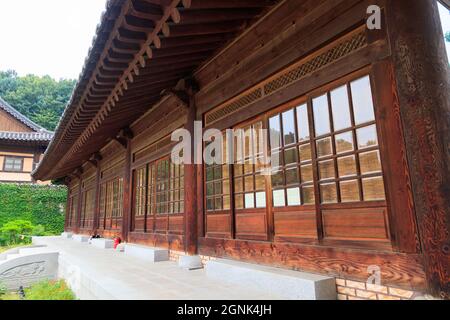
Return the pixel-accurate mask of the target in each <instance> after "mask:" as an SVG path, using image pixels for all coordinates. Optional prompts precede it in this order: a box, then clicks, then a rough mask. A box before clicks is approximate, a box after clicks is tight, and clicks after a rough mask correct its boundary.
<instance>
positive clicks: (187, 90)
mask: <svg viewBox="0 0 450 320" xmlns="http://www.w3.org/2000/svg"><path fill="white" fill-rule="evenodd" d="M198 91H199V85H198V84H197V81H196V80H195V79H194V78H192V77H190V78H185V79H181V80H180V81H178V83H177V85H176V86H175V87H174V88H172V89H166V90H163V91H162V92H161V96H162V97H164V96H168V95H174V96H176V97H177V98H178V99H180V100H181V101H182V102H183V103H184V105H185V106H186V107H189V105H190V98H191V97H192V96H193V95H194V94H195V93H197V92H198Z"/></svg>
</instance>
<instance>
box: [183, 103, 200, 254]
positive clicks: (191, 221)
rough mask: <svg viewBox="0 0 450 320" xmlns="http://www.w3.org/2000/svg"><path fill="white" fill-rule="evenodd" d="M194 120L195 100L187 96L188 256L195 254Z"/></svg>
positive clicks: (186, 216)
mask: <svg viewBox="0 0 450 320" xmlns="http://www.w3.org/2000/svg"><path fill="white" fill-rule="evenodd" d="M195 119H196V108H195V100H194V97H193V95H192V94H190V95H189V106H188V116H187V124H186V127H185V128H186V130H188V131H189V133H190V134H191V138H192V139H191V164H186V165H185V166H184V168H185V169H184V194H185V196H184V199H185V215H184V216H185V219H184V223H185V228H184V230H185V234H184V237H185V241H184V243H185V252H186V253H187V254H189V255H195V254H197V168H196V165H195V164H194V159H195V150H196V148H195V145H194V143H195V141H194V140H193V138H194V131H195V126H194V123H195Z"/></svg>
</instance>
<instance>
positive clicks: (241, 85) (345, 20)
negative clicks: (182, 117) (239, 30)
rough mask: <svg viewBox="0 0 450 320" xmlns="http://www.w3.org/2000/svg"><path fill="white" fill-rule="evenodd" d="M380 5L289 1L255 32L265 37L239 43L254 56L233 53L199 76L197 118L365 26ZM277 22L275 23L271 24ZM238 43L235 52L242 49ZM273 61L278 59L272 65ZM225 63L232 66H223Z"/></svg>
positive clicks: (349, 0)
mask: <svg viewBox="0 0 450 320" xmlns="http://www.w3.org/2000/svg"><path fill="white" fill-rule="evenodd" d="M380 3H384V1H379V0H378V1H373V0H336V1H333V2H332V3H330V1H328V0H327V1H323V0H322V1H319V2H318V1H316V0H314V1H312V0H309V1H305V2H304V3H302V5H301V6H300V7H299V4H298V1H296V0H288V1H285V2H284V5H282V6H280V7H279V9H278V10H276V11H274V12H273V13H272V14H271V15H270V16H268V17H266V19H265V22H263V23H260V24H258V25H257V26H256V27H255V28H257V29H258V30H259V29H261V30H260V32H256V31H254V32H251V31H249V32H248V33H246V34H245V35H244V36H243V39H242V40H241V41H240V42H239V43H241V42H242V43H244V42H250V43H254V46H253V50H242V51H240V52H239V53H236V52H235V51H234V49H233V48H231V47H230V48H229V49H227V50H225V51H224V52H222V53H221V54H220V55H219V56H217V57H215V58H214V59H213V60H212V61H211V62H210V63H209V64H207V65H206V66H205V67H204V68H202V69H200V70H199V71H198V72H197V73H196V75H195V76H196V79H197V80H198V81H199V83H201V84H203V86H202V89H201V91H200V92H199V93H198V94H197V95H196V103H197V106H198V113H199V114H201V113H204V112H206V111H208V110H211V109H212V108H214V107H215V106H217V105H219V104H220V103H222V102H224V101H226V100H228V99H230V98H232V97H233V96H236V95H238V94H240V93H241V92H242V91H243V90H245V89H247V88H250V87H251V86H253V85H255V84H256V83H259V82H261V81H263V80H264V79H266V78H267V77H269V76H271V75H272V74H274V73H275V72H277V71H279V70H281V69H283V68H285V67H286V66H288V65H289V64H291V63H293V62H295V61H297V60H299V59H300V58H302V57H304V56H306V55H307V54H309V53H311V52H313V51H314V50H317V49H318V48H320V47H321V46H323V45H324V44H326V43H328V42H329V41H330V39H334V38H336V37H337V36H339V35H341V34H343V33H345V32H347V31H348V30H349V28H352V27H354V26H356V25H358V24H363V23H364V20H365V17H366V10H367V7H368V6H369V5H371V4H380ZM288 17H289V18H288ZM272 20H274V21H276V22H275V23H273V22H272V23H270V21H272ZM278 23H281V24H284V29H283V32H282V33H276V32H274V33H272V28H273V25H274V24H276V25H278ZM273 29H274V30H276V28H273ZM261 34H263V36H262V37H264V35H267V39H266V40H265V41H264V40H259V39H258V37H259V36H260V35H261ZM275 35H276V36H275ZM255 37H256V39H255ZM244 38H245V40H244ZM239 43H238V44H233V46H239ZM274 56H276V57H277V58H276V59H273V57H274ZM221 60H224V61H230V62H229V63H221V62H220V61H221ZM231 61H232V62H231ZM236 75H239V76H236Z"/></svg>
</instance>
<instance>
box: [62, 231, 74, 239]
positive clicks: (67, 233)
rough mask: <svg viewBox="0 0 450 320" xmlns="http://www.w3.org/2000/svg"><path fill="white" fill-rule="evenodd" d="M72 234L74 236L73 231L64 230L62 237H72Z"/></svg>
mask: <svg viewBox="0 0 450 320" xmlns="http://www.w3.org/2000/svg"><path fill="white" fill-rule="evenodd" d="M72 236H73V233H72V232H63V233H61V237H62V238H64V239H71V238H72Z"/></svg>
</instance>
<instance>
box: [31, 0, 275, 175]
mask: <svg viewBox="0 0 450 320" xmlns="http://www.w3.org/2000/svg"><path fill="white" fill-rule="evenodd" d="M277 2H278V0H109V1H108V2H107V4H106V11H105V12H104V13H103V15H102V18H101V22H100V24H99V25H98V27H97V34H96V36H95V37H94V40H93V43H92V47H91V49H90V50H89V54H88V57H87V58H86V61H85V65H84V67H83V71H82V72H81V75H80V77H79V79H78V83H77V85H76V87H75V89H74V91H73V94H72V97H71V99H70V101H69V103H68V105H67V107H66V109H65V111H64V114H63V116H62V118H61V121H60V123H59V125H58V128H57V129H56V132H55V137H54V139H53V140H52V142H51V143H50V145H49V147H48V149H47V152H46V154H45V156H44V159H43V161H42V162H41V164H40V165H39V167H38V168H37V169H36V170H35V172H33V176H34V177H35V178H36V179H39V180H42V179H53V178H61V177H64V176H66V175H68V174H70V173H71V172H73V171H74V170H76V169H77V168H78V167H80V166H81V165H82V164H83V163H84V162H85V161H87V160H89V158H90V157H91V156H92V154H94V153H95V152H97V151H98V150H99V149H101V148H102V147H103V146H105V145H106V144H107V143H108V142H109V141H111V139H113V138H114V137H115V136H117V134H118V133H119V132H120V130H121V129H123V128H124V127H126V126H127V125H129V124H130V123H132V122H134V121H135V120H137V119H138V118H139V117H140V116H142V115H143V114H144V113H145V112H147V111H148V110H149V109H151V108H152V106H153V105H155V104H156V103H157V102H158V101H159V100H160V99H161V92H162V91H164V90H166V89H171V88H173V87H174V86H175V85H176V84H177V83H178V81H179V80H180V79H183V78H186V77H189V76H191V75H192V74H193V73H194V72H195V70H197V69H198V68H200V67H201V66H202V65H204V64H206V63H207V62H208V61H209V60H210V59H212V58H213V57H214V56H215V55H216V54H217V53H218V52H220V50H222V49H223V48H225V47H226V46H227V45H228V44H229V43H231V42H232V41H233V40H235V39H236V38H237V37H239V35H241V34H243V33H244V32H245V31H246V30H248V29H249V28H250V26H252V25H254V24H255V22H256V21H258V19H259V18H260V17H261V16H262V15H264V14H265V13H267V11H268V10H270V9H271V8H273V6H274V5H276V3H277ZM61 155H63V156H61Z"/></svg>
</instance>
